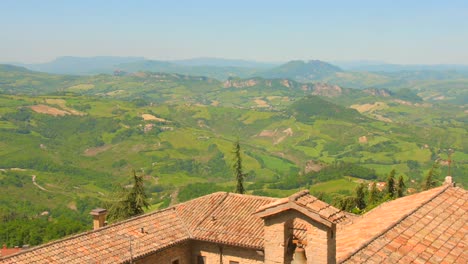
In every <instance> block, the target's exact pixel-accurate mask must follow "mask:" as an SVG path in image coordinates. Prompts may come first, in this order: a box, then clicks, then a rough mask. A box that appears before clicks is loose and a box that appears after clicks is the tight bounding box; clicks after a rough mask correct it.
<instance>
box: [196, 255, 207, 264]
mask: <svg viewBox="0 0 468 264" xmlns="http://www.w3.org/2000/svg"><path fill="white" fill-rule="evenodd" d="M197 264H206V257H205V256H198V258H197Z"/></svg>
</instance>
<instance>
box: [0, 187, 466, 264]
mask: <svg viewBox="0 0 468 264" xmlns="http://www.w3.org/2000/svg"><path fill="white" fill-rule="evenodd" d="M467 209H468V193H467V191H465V190H464V189H462V188H458V187H454V186H453V184H451V183H450V182H448V183H446V184H445V185H443V186H441V187H437V188H434V189H431V190H428V191H425V192H421V193H417V194H414V195H410V196H406V197H403V198H399V199H396V200H393V201H390V202H387V203H384V204H382V205H380V206H379V207H377V208H375V209H373V210H371V211H370V212H368V213H366V214H364V215H362V216H356V215H353V214H349V213H346V212H343V211H341V210H338V209H337V208H334V207H333V206H331V205H329V204H327V203H324V202H322V201H320V200H318V199H317V198H315V197H313V196H311V195H310V194H309V193H308V191H301V192H298V193H296V194H293V195H291V196H289V197H286V198H281V199H277V198H269V197H260V196H252V195H240V194H233V193H225V192H218V193H213V194H210V195H207V196H203V197H200V198H197V199H194V200H191V201H188V202H185V203H181V204H178V205H175V206H173V207H170V208H167V209H164V210H160V211H156V212H152V213H148V214H145V215H142V216H139V217H135V218H132V219H129V220H127V221H123V222H119V223H116V224H112V225H109V226H103V223H104V217H105V214H106V211H105V210H103V209H97V210H93V212H92V215H93V217H94V219H95V221H94V225H95V230H93V231H89V232H86V233H82V234H79V235H75V236H72V237H68V238H65V239H62V240H58V241H54V242H51V243H48V244H45V245H41V246H38V247H35V248H31V249H28V250H24V251H22V252H20V253H17V254H15V255H11V256H7V257H5V258H2V259H0V263H67V264H68V263H69V264H71V263H168V264H186V263H187V264H188V263H194V264H197V263H200V264H202V263H203V264H211V263H224V264H259V263H268V264H273V263H467V262H468V253H467V251H466V250H465V247H466V243H467V242H466V240H467V237H468V236H467V235H468V224H467V223H468V214H467ZM293 258H295V259H293Z"/></svg>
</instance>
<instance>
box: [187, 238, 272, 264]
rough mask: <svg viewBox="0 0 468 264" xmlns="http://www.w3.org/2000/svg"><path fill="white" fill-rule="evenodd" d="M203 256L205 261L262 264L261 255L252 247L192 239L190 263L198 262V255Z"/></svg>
mask: <svg viewBox="0 0 468 264" xmlns="http://www.w3.org/2000/svg"><path fill="white" fill-rule="evenodd" d="M199 256H203V257H205V261H206V262H205V263H207V264H212V263H223V264H229V262H230V261H237V262H239V264H262V263H263V256H262V255H261V254H259V253H257V251H256V250H254V249H247V248H241V247H233V246H226V245H221V244H215V243H209V242H201V241H192V263H193V264H198V257H199Z"/></svg>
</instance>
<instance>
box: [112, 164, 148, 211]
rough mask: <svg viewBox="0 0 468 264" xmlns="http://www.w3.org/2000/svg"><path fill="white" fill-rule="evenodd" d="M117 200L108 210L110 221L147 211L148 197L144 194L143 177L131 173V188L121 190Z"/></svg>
mask: <svg viewBox="0 0 468 264" xmlns="http://www.w3.org/2000/svg"><path fill="white" fill-rule="evenodd" d="M117 197H118V200H117V201H115V202H114V203H113V204H112V205H111V207H110V208H109V219H110V220H123V219H127V218H130V217H133V216H137V215H141V214H143V213H144V209H143V208H146V209H148V207H149V205H150V204H149V203H148V197H147V195H146V193H145V187H144V184H143V177H142V176H137V175H136V172H135V171H133V186H132V188H130V189H127V188H123V187H122V188H121V190H120V192H119V193H118V194H117Z"/></svg>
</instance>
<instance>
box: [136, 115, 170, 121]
mask: <svg viewBox="0 0 468 264" xmlns="http://www.w3.org/2000/svg"><path fill="white" fill-rule="evenodd" d="M141 117H142V118H143V120H145V121H157V122H167V120H166V119H164V118H159V117H156V116H154V115H150V114H142V115H141Z"/></svg>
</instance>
